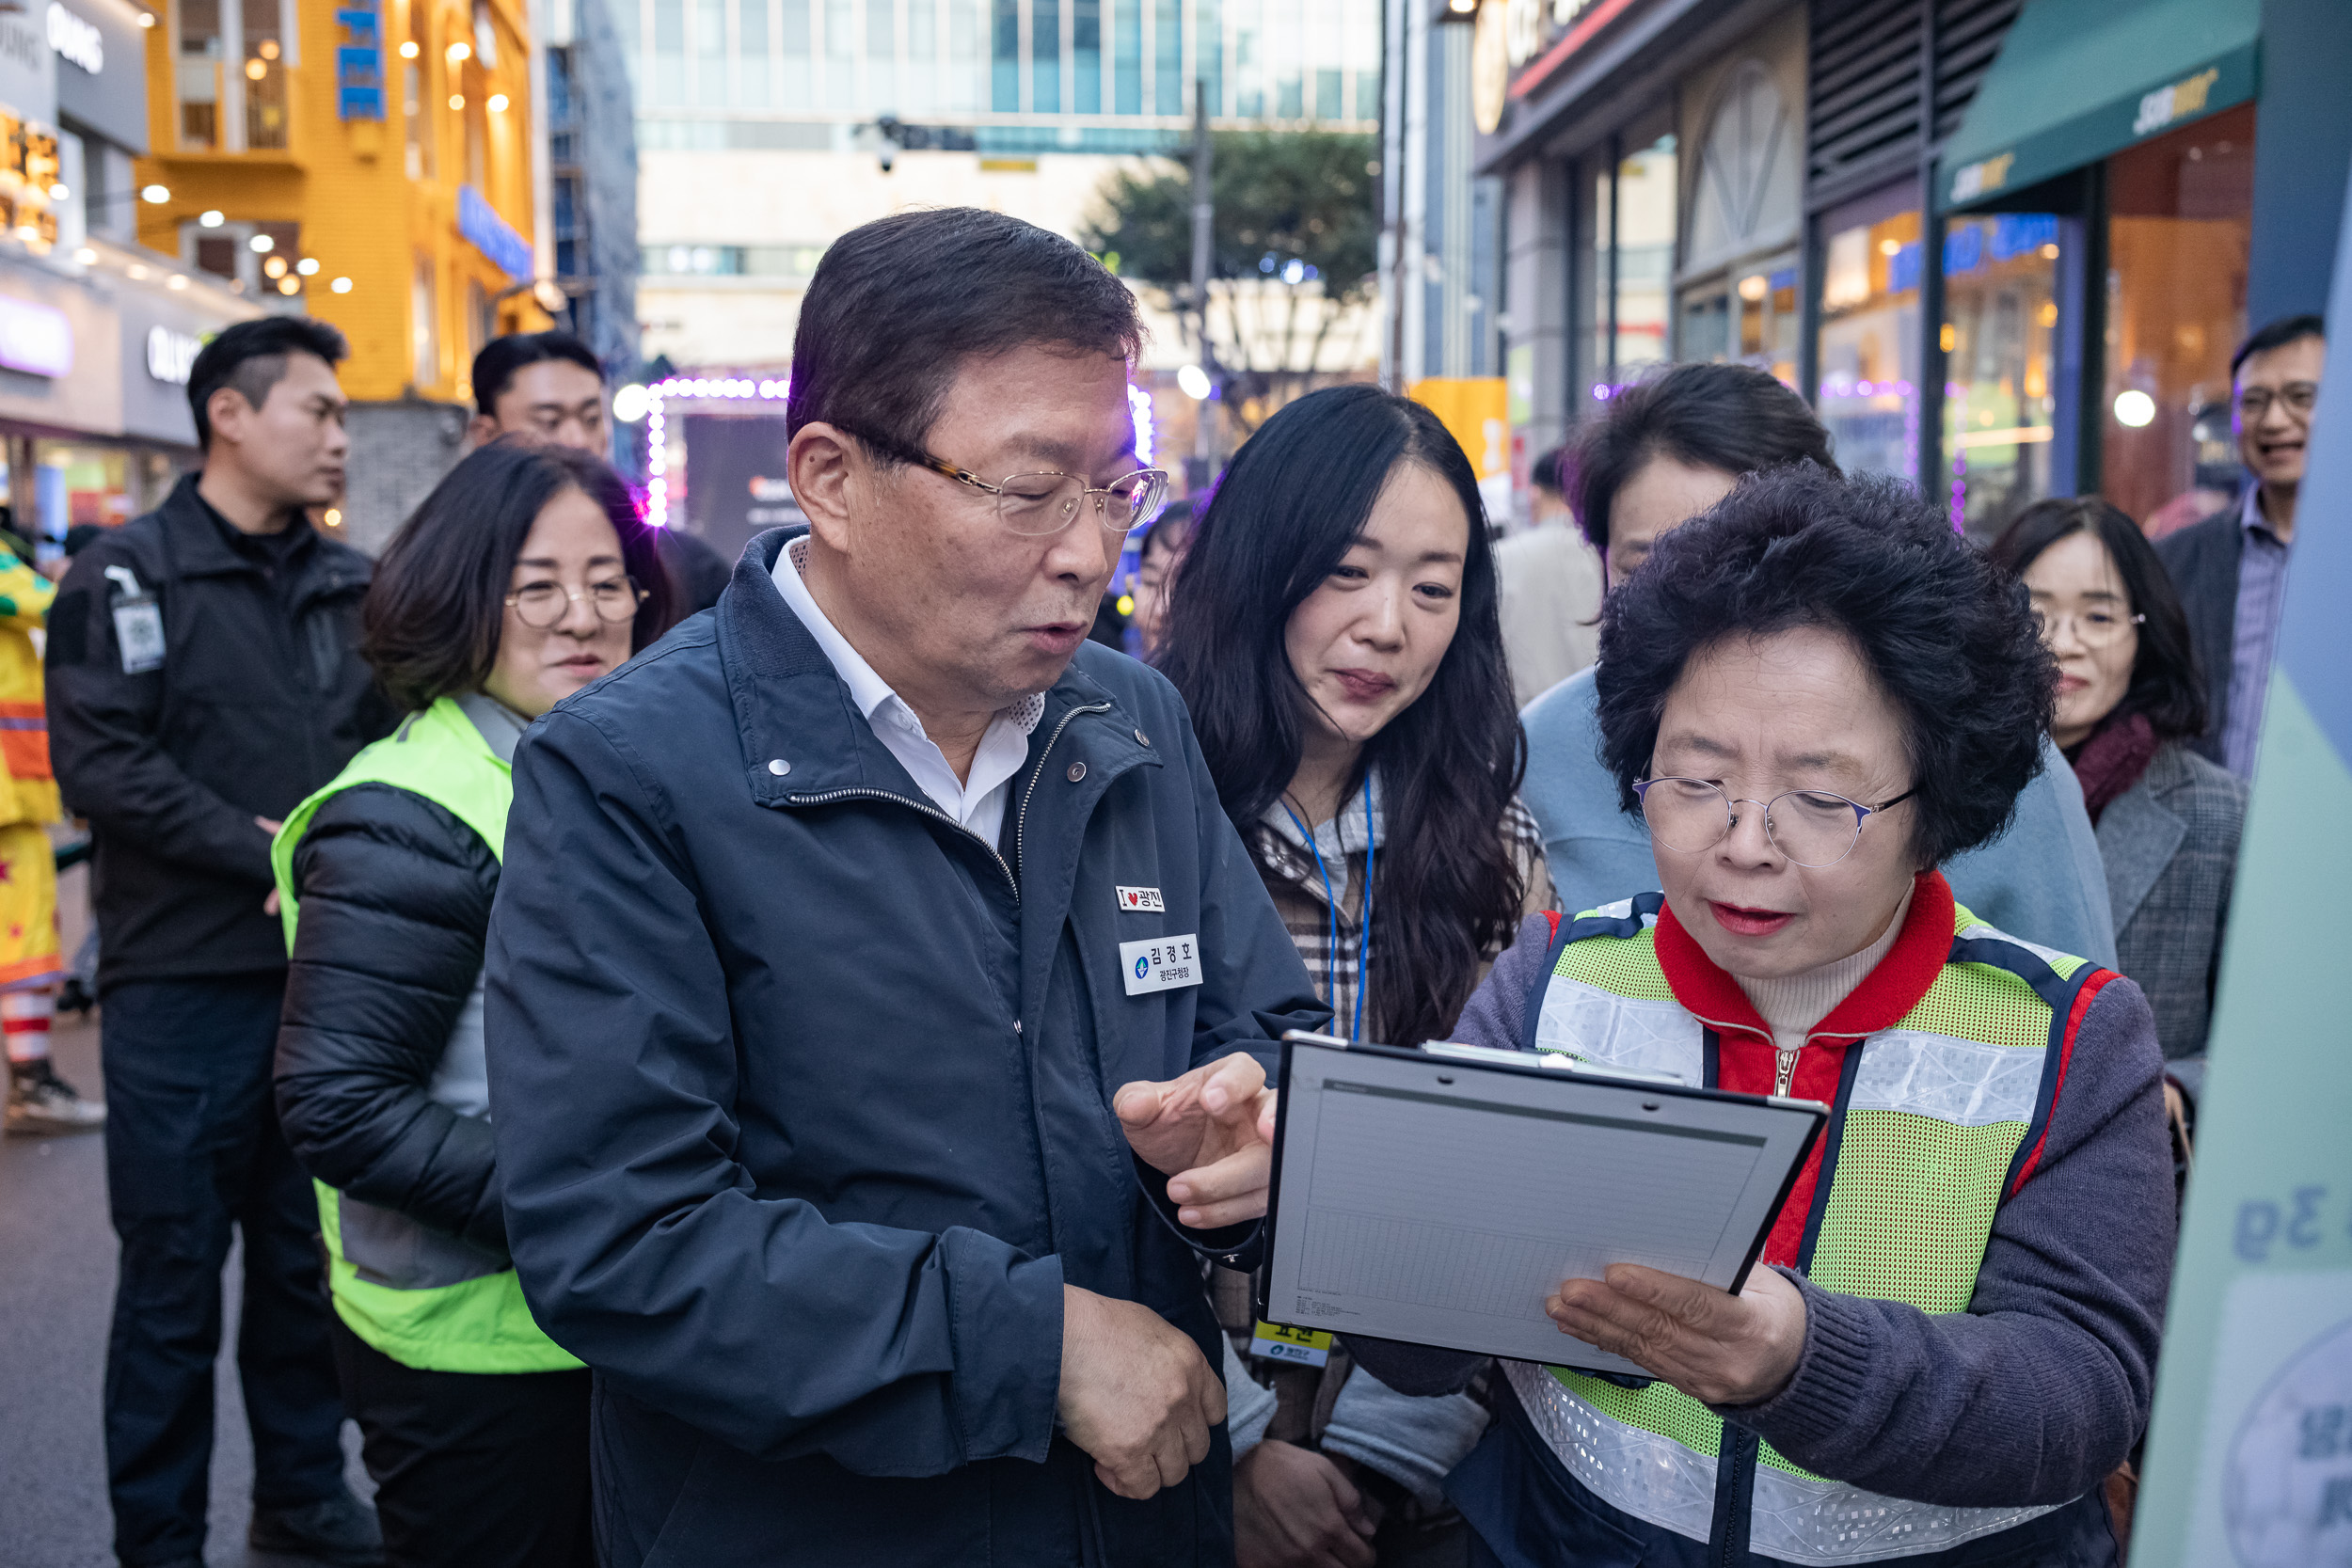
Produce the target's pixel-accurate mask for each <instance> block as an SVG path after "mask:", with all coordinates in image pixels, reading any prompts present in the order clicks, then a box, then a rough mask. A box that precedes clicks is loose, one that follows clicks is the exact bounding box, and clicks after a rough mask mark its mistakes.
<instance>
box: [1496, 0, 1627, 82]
mask: <svg viewBox="0 0 2352 1568" xmlns="http://www.w3.org/2000/svg"><path fill="white" fill-rule="evenodd" d="M1633 3H1634V0H1508V4H1509V7H1510V9H1509V11H1508V12H1507V14H1506V16H1505V18H1504V22H1503V50H1504V53H1505V54H1506V55H1508V57H1509V59H1510V62H1511V69H1512V70H1514V71H1518V76H1517V77H1516V78H1515V79H1514V80H1513V81H1512V83H1511V94H1510V95H1511V96H1512V97H1513V98H1525V97H1526V96H1527V95H1528V94H1529V93H1531V92H1533V91H1534V90H1535V88H1536V87H1538V86H1539V85H1541V84H1542V83H1543V82H1544V81H1545V80H1547V79H1548V78H1549V77H1550V75H1551V74H1552V72H1554V71H1558V70H1559V69H1560V67H1561V66H1562V65H1564V64H1565V63H1566V61H1567V59H1568V57H1569V56H1570V55H1574V54H1575V53H1576V52H1577V51H1578V50H1580V49H1581V48H1583V47H1584V45H1585V43H1586V42H1587V41H1588V40H1591V39H1592V38H1593V36H1594V35H1595V34H1597V33H1598V32H1599V31H1600V30H1601V29H1602V28H1604V27H1606V26H1608V25H1609V24H1611V23H1612V22H1614V21H1615V20H1616V19H1617V18H1618V17H1619V16H1621V15H1623V14H1624V13H1625V10H1626V8H1628V7H1629V6H1630V5H1632V4H1633ZM1522 68H1524V69H1522Z"/></svg>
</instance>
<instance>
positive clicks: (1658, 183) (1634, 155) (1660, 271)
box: [1611, 132, 1681, 385]
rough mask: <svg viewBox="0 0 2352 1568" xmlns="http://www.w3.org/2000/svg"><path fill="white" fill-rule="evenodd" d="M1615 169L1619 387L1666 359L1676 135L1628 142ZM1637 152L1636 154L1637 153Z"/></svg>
mask: <svg viewBox="0 0 2352 1568" xmlns="http://www.w3.org/2000/svg"><path fill="white" fill-rule="evenodd" d="M1626 145H1627V149H1628V150H1627V152H1626V154H1625V156H1624V158H1623V159H1622V160H1621V161H1620V162H1619V163H1618V165H1617V224H1616V239H1617V282H1616V302H1615V304H1616V309H1615V324H1616V330H1615V334H1614V337H1615V353H1614V354H1613V356H1612V358H1611V363H1612V366H1613V370H1614V372H1615V373H1614V374H1613V376H1612V377H1611V379H1612V380H1613V381H1614V382H1616V383H1617V384H1619V385H1623V384H1624V383H1625V382H1627V381H1629V380H1630V379H1632V377H1633V374H1634V373H1635V372H1638V371H1639V369H1640V368H1641V367H1642V366H1645V365H1654V364H1657V363H1659V362H1661V361H1662V360H1663V359H1665V358H1666V357H1667V343H1666V302H1667V286H1668V282H1669V280H1670V279H1671V278H1672V277H1674V266H1675V213H1676V209H1677V206H1678V205H1679V203H1680V201H1681V184H1680V182H1679V180H1678V179H1677V175H1676V172H1675V171H1676V166H1677V161H1676V157H1675V138H1674V135H1673V133H1672V132H1666V133H1662V134H1661V135H1657V136H1656V137H1654V138H1653V137H1647V136H1645V137H1642V138H1641V139H1640V141H1639V142H1638V144H1637V142H1636V139H1635V138H1634V137H1632V136H1628V137H1627V138H1626ZM1637 146H1638V150H1636V148H1637Z"/></svg>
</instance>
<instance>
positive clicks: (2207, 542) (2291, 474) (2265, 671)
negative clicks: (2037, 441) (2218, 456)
mask: <svg viewBox="0 0 2352 1568" xmlns="http://www.w3.org/2000/svg"><path fill="white" fill-rule="evenodd" d="M2326 332H2327V325H2326V324H2325V323H2324V322H2323V321H2322V320H2321V319H2320V318H2319V317H2317V316H2288V317H2286V318H2284V319H2283V320H2280V321H2275V322H2272V323H2271V324H2270V325H2267V326H2265V327H2263V328H2262V329H2260V330H2259V331H2257V332H2255V333H2254V335H2253V336H2251V337H2249V338H2248V339H2247V340H2246V341H2245V342H2244V343H2243V344H2242V345H2240V346H2239V348H2238V351H2237V353H2236V355H2235V356H2233V357H2232V358H2231V360H2230V384H2231V385H2230V396H2231V421H2230V422H2231V427H2232V428H2233V430H2235V431H2236V433H2237V446H2238V458H2239V460H2240V461H2241V462H2243V463H2244V464H2245V465H2246V468H2247V472H2248V474H2249V476H2250V482H2249V483H2248V484H2247V486H2246V488H2245V490H2244V491H2243V492H2242V493H2241V494H2240V496H2239V497H2238V499H2237V500H2236V501H2235V502H2234V503H2233V504H2232V505H2230V506H2228V507H2225V508H2224V509H2222V510H2221V511H2219V512H2217V513H2215V514H2214V515H2212V516H2210V517H2207V518H2206V519H2204V521H2202V522H2200V523H2192V524H2191V525H2190V526H2188V527H2187V528H2185V529H2183V530H2181V531H2179V532H2178V533H2174V534H2169V535H2168V536H2167V537H2165V538H2162V539H2159V540H2157V541H2156V554H2157V556H2158V557H2159V558H2161V559H2162V560H2163V562H2164V568H2165V570H2166V571H2167V572H2169V573H2170V574H2171V577H2172V586H2173V587H2174V588H2176V589H2178V590H2179V591H2180V595H2181V608H2182V609H2184V610H2186V611H2187V612H2188V635H2189V644H2190V646H2191V647H2192V648H2193V649H2194V650H2195V652H2196V655H2197V665H2198V668H2199V669H2201V670H2202V671H2203V672H2204V675H2205V697H2206V703H2205V709H2206V712H2207V714H2208V715H2209V716H2210V717H2209V718H2208V719H2207V721H2206V725H2205V733H2204V735H2203V736H2201V737H2200V738H2199V740H2198V741H2197V750H2198V751H2200V752H2203V753H2204V754H2205V756H2206V757H2207V758H2209V759H2210V760H2212V761H2214V762H2217V763H2219V764H2221V765H2222V766H2223V767H2224V768H2228V769H2229V770H2230V771H2231V772H2233V773H2235V774H2236V775H2237V776H2238V777H2239V778H2241V779H2250V778H2252V777H2253V776H2254V752H2255V750H2256V748H2257V746H2258V745H2259V744H2260V742H2261V739H2262V721H2263V697H2264V695H2265V693H2266V692H2267V691H2268V689H2269V686H2270V657H2271V654H2272V651H2273V650H2274V649H2275V648H2276V647H2277V646H2278V641H2279V610H2280V606H2281V605H2282V604H2283V603H2284V601H2285V598H2286V585H2287V554H2288V551H2289V549H2290V548H2291V547H2292V546H2294V544H2295V501H2296V495H2297V493H2298V492H2299V491H2300V490H2301V488H2302V484H2303V469H2304V466H2305V464H2306V462H2307V461H2308V458H2309V451H2308V449H2309V447H2310V444H2311V435H2312V409H2313V408H2314V407H2315V406H2316V405H2317V404H2318V401H2319V372H2320V371H2321V369H2322V368H2323V367H2324V366H2325V365H2326V364H2327V360H2328V341H2327V337H2326Z"/></svg>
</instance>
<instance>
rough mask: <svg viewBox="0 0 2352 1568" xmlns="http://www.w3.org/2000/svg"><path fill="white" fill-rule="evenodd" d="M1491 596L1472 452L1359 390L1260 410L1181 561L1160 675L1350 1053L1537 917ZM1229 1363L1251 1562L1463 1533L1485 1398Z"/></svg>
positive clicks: (1357, 1375)
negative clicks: (1179, 704) (1424, 1393)
mask: <svg viewBox="0 0 2352 1568" xmlns="http://www.w3.org/2000/svg"><path fill="white" fill-rule="evenodd" d="M1496 600H1497V589H1496V582H1495V571H1494V561H1493V556H1492V553H1491V551H1490V550H1489V548H1488V545H1487V538H1486V513H1485V509H1484V508H1483V507H1482V505H1481V504H1480V501H1479V495H1478V483H1477V479H1476V476H1475V475H1474V474H1473V473H1472V471H1471V469H1470V460H1469V459H1468V458H1467V457H1465V456H1464V455H1463V453H1462V449H1461V447H1460V446H1459V445H1458V444H1456V443H1455V441H1454V437H1453V436H1451V435H1449V434H1448V433H1447V432H1446V429H1445V427H1444V426H1443V425H1442V424H1440V423H1439V422H1438V419H1437V416H1436V415H1434V414H1432V413H1431V412H1430V411H1429V410H1428V409H1426V408H1424V407H1422V405H1421V404H1416V403H1412V402H1409V401H1407V400H1406V399H1404V398H1400V397H1394V396H1391V395H1390V394H1389V393H1387V392H1383V391H1381V390H1380V389H1379V388H1375V387H1368V386H1350V387H1337V388H1328V389H1327V390H1324V391H1320V392H1316V393H1313V394H1311V395H1310V396H1308V397H1305V398H1302V399H1300V400H1299V401H1297V402H1296V403H1294V404H1290V405H1289V406H1288V407H1286V408H1284V409H1282V410H1281V412H1279V413H1278V414H1276V415H1275V416H1274V417H1273V418H1272V419H1271V420H1267V421H1266V423H1265V425H1264V426H1263V428H1262V429H1260V430H1259V432H1258V433H1257V434H1256V435H1255V436H1252V437H1251V438H1250V440H1249V443H1248V445H1247V446H1246V447H1244V448H1243V449H1242V451H1241V452H1240V455H1238V456H1237V457H1235V458H1234V460H1233V462H1232V466H1231V467H1228V468H1227V469H1226V471H1225V474H1224V477H1223V478H1222V480H1221V481H1220V482H1219V483H1218V485H1217V488H1216V495H1215V496H1214V498H1213V499H1211V500H1210V502H1209V504H1208V506H1207V508H1206V510H1205V511H1204V512H1203V513H1202V514H1201V515H1200V516H1199V517H1198V518H1197V520H1196V521H1195V524H1194V530H1193V534H1192V537H1191V539H1190V541H1189V542H1188V543H1187V545H1186V546H1185V551H1184V559H1183V561H1182V562H1181V563H1180V564H1179V565H1178V567H1177V569H1176V573H1175V579H1174V587H1173V588H1172V590H1171V591H1170V594H1169V600H1168V627H1167V641H1165V643H1164V644H1163V645H1162V647H1161V649H1160V653H1159V658H1158V662H1159V665H1160V668H1161V669H1162V670H1163V671H1164V672H1166V673H1167V674H1168V678H1169V679H1170V680H1171V681H1173V682H1174V683H1175V685H1176V689H1177V690H1178V691H1180V692H1182V693H1183V695H1184V701H1185V703H1186V705H1188V706H1189V707H1190V708H1191V710H1192V718H1193V727H1194V729H1195V731H1196V732H1197V733H1198V735H1199V736H1200V749H1201V752H1202V754H1203V755H1204V756H1205V757H1206V758H1207V759H1208V764H1209V770H1210V772H1211V774H1212V775H1213V776H1214V777H1215V779H1216V786H1217V793H1218V796H1219V798H1220V800H1221V801H1222V803H1223V805H1224V807H1225V811H1226V814H1227V815H1228V816H1231V817H1232V821H1233V825H1234V826H1235V827H1236V828H1237V829H1238V830H1240V832H1241V835H1242V838H1243V841H1244V842H1245V843H1247V844H1248V846H1249V847H1250V850H1251V852H1252V854H1253V856H1254V857H1255V859H1256V861H1257V864H1258V870H1259V874H1260V875H1261V877H1263V879H1264V881H1265V885H1266V890H1267V892H1268V893H1269V894H1271V895H1273V898H1274V902H1275V905H1276V907H1277V908H1278V909H1279V911H1281V914H1282V918H1283V923H1284V924H1285V925H1286V926H1287V927H1289V929H1290V932H1291V935H1292V938H1293V940H1294V941H1295V942H1296V943H1297V945H1298V951H1299V956H1300V957H1301V958H1303V959H1305V960H1306V963H1307V969H1308V973H1309V974H1311V975H1312V976H1313V978H1314V980H1315V982H1316V988H1317V990H1319V991H1320V992H1321V994H1322V996H1323V998H1324V1000H1325V1001H1326V1002H1327V1003H1328V1004H1329V1005H1330V1006H1331V1008H1332V1010H1333V1012H1334V1013H1335V1015H1336V1019H1335V1022H1333V1024H1332V1028H1333V1030H1334V1031H1335V1032H1336V1033H1339V1034H1342V1035H1345V1036H1348V1037H1352V1038H1356V1039H1368V1040H1384V1041H1391V1042H1394V1043H1399V1044H1406V1045H1417V1044H1419V1043H1420V1042H1422V1040H1426V1039H1431V1038H1439V1037H1444V1036H1445V1035H1446V1034H1447V1033H1448V1032H1450V1031H1451V1030H1452V1029H1453V1027H1454V1020H1455V1019H1456V1017H1457V1016H1458V1015H1459V1014H1460V1012H1461V1009H1462V1005H1463V1004H1464V1003H1465V1002H1467V1001H1468V1000H1469V998H1470V992H1471V991H1472V990H1474V989H1475V988H1476V987H1477V985H1478V982H1479V980H1480V978H1481V977H1482V976H1483V975H1484V974H1486V969H1487V967H1488V966H1489V965H1490V964H1492V962H1493V961H1494V959H1495V957H1496V955H1497V954H1499V953H1500V952H1502V948H1503V947H1504V945H1505V944H1506V943H1507V942H1509V941H1510V939H1511V934H1512V932H1513V930H1514V929H1515V927H1516V926H1517V923H1518V920H1519V918H1520V917H1521V916H1522V915H1523V914H1525V913H1527V912H1528V911H1534V910H1538V909H1542V908H1546V907H1548V906H1549V904H1550V902H1551V884H1550V879H1549V876H1548V875H1547V874H1546V872H1545V869H1544V863H1543V848H1542V845H1541V843H1540V842H1539V840H1538V837H1537V834H1536V832H1535V826H1534V819H1533V818H1532V817H1530V816H1528V814H1527V813H1526V811H1525V810H1524V809H1523V808H1522V807H1521V806H1520V805H1519V803H1518V783H1519V774H1520V770H1521V768H1522V767H1523V766H1524V758H1525V750H1526V748H1525V743H1524V741H1523V740H1522V738H1521V736H1520V734H1519V725H1518V717H1517V715H1516V714H1515V713H1514V712H1513V706H1512V700H1511V680H1510V674H1509V672H1508V670H1507V668H1506V667H1505V662H1504V658H1503V651H1502V626H1501V622H1500V620H1499V618H1498V614H1497V610H1496ZM1235 1283H1236V1281H1235V1280H1233V1279H1232V1278H1228V1277H1226V1276H1222V1275H1220V1276H1219V1285H1220V1290H1219V1308H1220V1314H1221V1316H1222V1317H1223V1318H1224V1320H1225V1322H1226V1324H1227V1327H1228V1329H1229V1330H1233V1331H1236V1333H1237V1334H1238V1335H1239V1336H1241V1337H1242V1338H1243V1339H1244V1341H1245V1343H1246V1342H1247V1338H1248V1330H1249V1323H1248V1312H1247V1309H1246V1308H1244V1307H1240V1305H1239V1303H1238V1302H1237V1301H1235V1300H1234V1299H1232V1298H1234V1297H1236V1296H1237V1295H1238V1293H1239V1292H1238V1291H1236V1290H1234V1289H1233V1286H1234V1284H1235ZM1236 1348H1237V1349H1238V1348H1239V1347H1236ZM1237 1360H1238V1358H1237V1356H1235V1357H1229V1359H1228V1372H1227V1383H1228V1386H1229V1387H1230V1388H1231V1389H1232V1407H1233V1411H1234V1414H1233V1417H1232V1420H1233V1432H1234V1433H1235V1439H1234V1451H1235V1454H1236V1462H1235V1467H1234V1521H1235V1532H1236V1547H1237V1551H1238V1554H1239V1557H1240V1560H1241V1562H1242V1563H1243V1564H1244V1565H1245V1568H1248V1565H1252V1564H1256V1563H1264V1562H1277V1561H1283V1560H1291V1559H1292V1558H1293V1557H1294V1556H1295V1555H1296V1554H1297V1553H1298V1551H1299V1550H1301V1549H1302V1548H1311V1549H1313V1550H1320V1551H1322V1552H1324V1553H1326V1554H1327V1556H1328V1557H1329V1558H1331V1559H1334V1560H1340V1561H1344V1562H1359V1563H1371V1562H1373V1561H1375V1550H1376V1552H1377V1554H1378V1558H1377V1560H1388V1559H1389V1558H1391V1555H1393V1554H1398V1553H1404V1552H1407V1551H1410V1550H1414V1549H1417V1548H1420V1547H1425V1546H1426V1545H1427V1544H1429V1543H1428V1539H1427V1538H1428V1537H1429V1536H1430V1535H1431V1534H1433V1533H1437V1532H1442V1531H1445V1530H1449V1529H1454V1528H1458V1521H1456V1520H1454V1518H1453V1516H1452V1515H1451V1514H1450V1513H1449V1512H1448V1511H1447V1510H1445V1508H1444V1506H1443V1503H1442V1500H1441V1498H1440V1497H1439V1494H1438V1485H1437V1483H1438V1480H1439V1478H1441V1477H1442V1476H1443V1475H1444V1473H1445V1472H1446V1471H1447V1470H1448V1469H1450V1468H1452V1467H1453V1465H1454V1463H1455V1462H1456V1461H1458V1460H1459V1459H1460V1458H1461V1456H1462V1455H1463V1454H1464V1453H1466V1452H1468V1451H1469V1448H1470V1444H1471V1443H1473V1442H1475V1440H1476V1438H1477V1436H1478V1433H1479V1432H1480V1431H1481V1430H1482V1429H1483V1428H1484V1426H1485V1413H1484V1411H1483V1409H1482V1408H1481V1407H1479V1406H1478V1405H1477V1404H1476V1403H1475V1402H1471V1401H1469V1400H1466V1399H1462V1398H1460V1397H1458V1396H1457V1397H1454V1398H1450V1399H1446V1400H1421V1399H1407V1398H1406V1397H1405V1396H1402V1395H1399V1394H1396V1393H1394V1392H1392V1391H1391V1390H1389V1389H1387V1388H1385V1387H1383V1386H1381V1385H1380V1384H1379V1383H1377V1382H1376V1381H1375V1379H1373V1378H1372V1377H1371V1376H1370V1374H1368V1373H1364V1372H1361V1371H1357V1372H1354V1373H1353V1374H1352V1375H1351V1373H1350V1371H1349V1370H1348V1367H1347V1363H1346V1353H1345V1351H1344V1350H1343V1348H1335V1349H1334V1350H1333V1351H1332V1352H1331V1359H1330V1362H1329V1363H1328V1364H1327V1366H1325V1367H1323V1368H1319V1369H1317V1368H1307V1367H1292V1366H1285V1367H1281V1368H1280V1369H1279V1370H1269V1371H1265V1372H1263V1374H1262V1375H1263V1380H1264V1382H1265V1383H1266V1384H1269V1385H1272V1387H1271V1389H1270V1390H1269V1389H1267V1388H1264V1387H1258V1388H1254V1389H1253V1385H1254V1384H1256V1383H1258V1381H1259V1378H1258V1377H1256V1376H1250V1375H1237V1373H1240V1372H1241V1369H1240V1368H1239V1366H1238V1365H1237ZM1334 1378H1339V1379H1343V1382H1341V1383H1340V1385H1339V1386H1338V1387H1337V1391H1336V1394H1335V1393H1334V1390H1333V1386H1332V1385H1333V1379H1334ZM1252 1439H1257V1440H1256V1441H1254V1442H1253V1441H1252ZM1245 1449H1246V1450H1247V1451H1245ZM1375 1531H1376V1532H1377V1533H1376V1534H1375ZM1366 1537H1372V1538H1373V1539H1374V1541H1375V1543H1376V1545H1375V1548H1374V1549H1371V1550H1368V1549H1366V1544H1365V1539H1364V1538H1366ZM1314 1560H1322V1559H1320V1558H1318V1559H1314Z"/></svg>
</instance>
